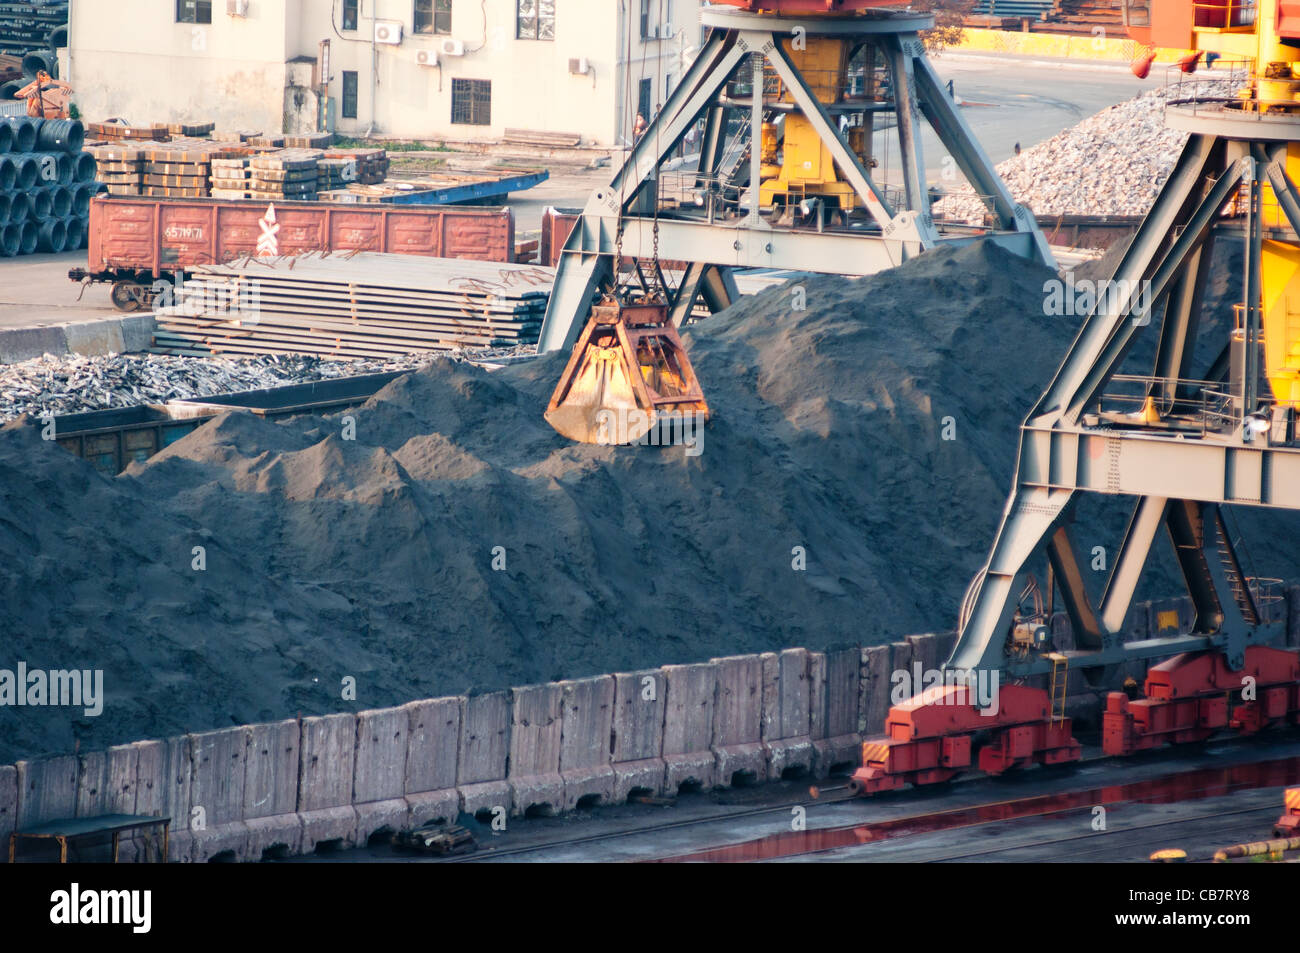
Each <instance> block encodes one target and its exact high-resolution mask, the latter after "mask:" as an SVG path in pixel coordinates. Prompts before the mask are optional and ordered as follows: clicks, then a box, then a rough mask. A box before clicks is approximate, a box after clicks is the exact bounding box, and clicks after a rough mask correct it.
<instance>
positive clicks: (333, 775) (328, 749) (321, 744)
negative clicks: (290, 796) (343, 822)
mask: <svg viewBox="0 0 1300 953" xmlns="http://www.w3.org/2000/svg"><path fill="white" fill-rule="evenodd" d="M356 740H357V718H356V716H355V715H352V714H348V713H342V714H337V715H323V716H320V717H312V718H304V719H302V726H301V736H300V740H299V743H298V813H299V814H304V815H306V814H314V813H316V812H318V811H324V810H328V809H332V808H339V807H343V806H344V805H347V804H350V803H351V801H352V769H353V764H354V763H355V755H356ZM332 829H333V827H331V830H332ZM306 836H307V835H306V833H304V837H306ZM319 839H320V840H333V839H335V838H333V837H322V838H319Z"/></svg>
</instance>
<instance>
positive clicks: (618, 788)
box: [610, 669, 668, 803]
mask: <svg viewBox="0 0 1300 953" xmlns="http://www.w3.org/2000/svg"><path fill="white" fill-rule="evenodd" d="M667 700H668V682H667V680H666V679H665V678H664V673H663V672H662V671H660V670H659V669H648V670H644V671H640V672H619V673H617V674H616V675H615V676H614V716H613V726H612V732H611V733H612V746H611V752H610V757H611V760H612V764H611V768H612V770H613V772H614V783H613V788H612V791H611V794H610V797H611V798H612V799H613V800H614V802H615V803H622V802H623V801H626V800H627V798H628V795H629V794H630V793H631V792H633V791H637V792H638V793H648V794H651V795H662V794H664V793H665V791H666V789H665V787H664V785H665V777H666V765H665V763H664V759H663V757H662V753H663V748H664V711H665V708H666V705H667Z"/></svg>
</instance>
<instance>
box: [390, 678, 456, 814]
mask: <svg viewBox="0 0 1300 953" xmlns="http://www.w3.org/2000/svg"><path fill="white" fill-rule="evenodd" d="M464 703H465V699H464V698H460V697H453V698H435V699H432V700H430V701H418V702H410V703H409V704H406V705H403V706H402V708H403V709H404V710H405V711H406V715H407V724H406V781H405V784H404V785H403V787H404V790H405V791H406V793H407V795H408V796H409V795H411V794H421V793H424V792H427V791H437V792H446V791H450V792H452V794H453V795H454V794H455V788H456V758H457V749H458V748H459V746H460V713H461V706H462V705H464Z"/></svg>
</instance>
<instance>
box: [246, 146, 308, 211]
mask: <svg viewBox="0 0 1300 953" xmlns="http://www.w3.org/2000/svg"><path fill="white" fill-rule="evenodd" d="M321 155H322V153H321V152H320V151H319V150H315V149H282V150H280V151H279V152H274V153H269V154H267V155H260V156H254V157H253V158H252V159H250V160H249V162H248V166H249V182H248V194H249V197H250V198H255V199H264V200H266V201H276V200H280V201H284V200H286V199H287V200H290V201H311V200H314V199H315V198H316V176H317V171H316V165H317V163H318V162H319V161H320V159H321Z"/></svg>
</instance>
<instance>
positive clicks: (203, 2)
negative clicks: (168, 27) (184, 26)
mask: <svg viewBox="0 0 1300 953" xmlns="http://www.w3.org/2000/svg"><path fill="white" fill-rule="evenodd" d="M176 22H177V23H211V22H212V0H176Z"/></svg>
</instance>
